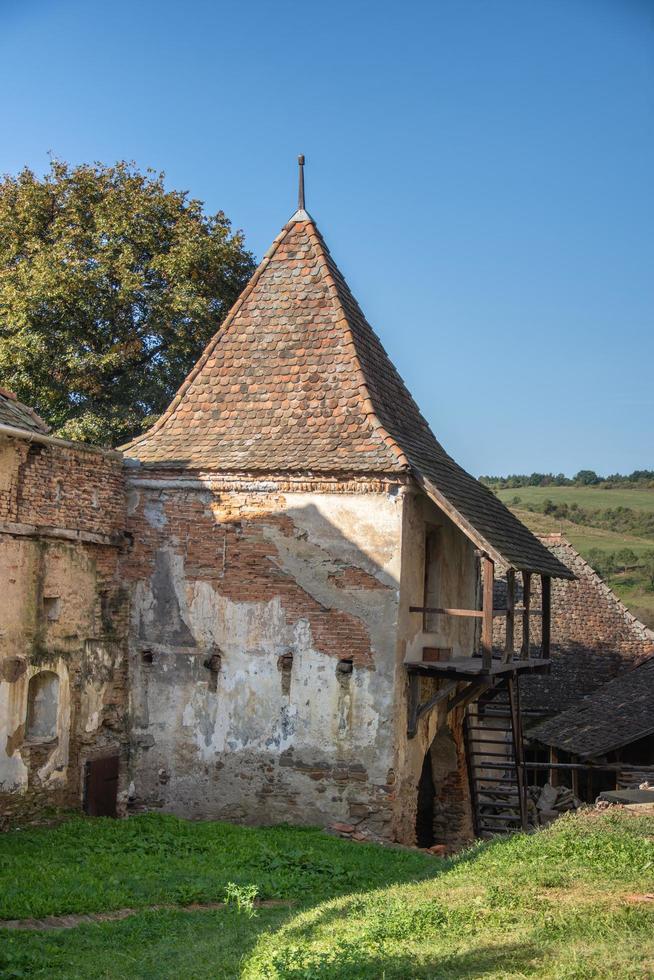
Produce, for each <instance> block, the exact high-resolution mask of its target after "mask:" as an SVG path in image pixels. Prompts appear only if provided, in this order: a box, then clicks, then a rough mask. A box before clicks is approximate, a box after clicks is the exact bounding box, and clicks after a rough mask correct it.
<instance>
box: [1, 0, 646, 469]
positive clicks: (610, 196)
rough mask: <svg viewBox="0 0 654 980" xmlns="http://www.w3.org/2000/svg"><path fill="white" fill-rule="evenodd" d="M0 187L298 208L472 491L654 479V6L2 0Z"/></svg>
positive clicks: (277, 218) (251, 209) (239, 216)
mask: <svg viewBox="0 0 654 980" xmlns="http://www.w3.org/2000/svg"><path fill="white" fill-rule="evenodd" d="M0 85H1V90H2V93H3V99H2V101H1V103H0V129H1V131H2V134H3V139H2V144H1V147H0V171H4V172H10V173H13V172H16V171H17V170H19V169H20V168H21V167H22V166H23V165H25V164H28V165H29V166H31V167H32V168H33V169H35V170H36V171H38V172H42V171H43V170H45V169H46V168H47V165H48V155H47V154H48V151H52V152H53V153H54V154H56V155H57V156H59V157H61V158H63V159H66V160H68V161H70V162H72V163H78V162H82V161H93V160H101V161H104V162H107V163H109V162H113V161H115V160H116V159H119V158H126V159H133V160H135V161H136V162H137V163H138V164H139V165H140V166H142V167H146V166H151V167H154V168H156V169H162V170H164V171H165V172H166V174H167V181H168V184H169V185H170V186H173V187H177V188H180V189H182V188H183V189H188V190H189V191H190V192H191V193H192V194H193V195H194V196H195V197H199V198H201V199H202V200H203V201H205V202H206V206H207V208H209V209H211V210H217V209H219V208H222V209H223V210H224V211H225V212H226V213H227V215H228V216H229V217H230V218H231V219H232V221H233V223H234V225H235V226H236V227H240V228H243V230H244V231H245V234H246V239H247V243H248V245H249V247H250V248H252V249H253V251H254V252H255V253H256V254H257V256H258V257H260V256H261V255H262V253H263V252H264V251H265V249H266V248H267V247H268V245H269V243H270V241H271V240H272V238H273V237H274V236H275V235H276V234H277V232H278V230H279V228H280V227H281V225H282V224H283V223H284V222H285V221H286V219H287V218H288V217H289V215H290V214H291V212H292V211H293V210H294V207H295V194H296V171H295V156H296V154H297V153H298V152H304V153H305V154H306V156H307V206H308V209H309V210H310V211H311V213H312V214H313V216H314V218H315V219H316V220H317V222H318V224H319V225H320V227H321V230H322V231H323V234H324V235H325V237H326V239H327V241H328V243H329V245H330V248H331V251H332V253H333V255H334V257H335V258H336V261H337V262H338V263H339V265H340V267H341V269H342V271H343V272H344V274H345V275H346V276H347V278H348V280H349V282H350V285H351V286H352V289H353V291H354V292H355V295H356V296H357V297H358V299H359V301H360V302H361V304H362V306H363V308H364V310H365V312H366V313H367V315H368V318H369V320H370V322H371V323H372V325H373V326H374V327H375V329H376V330H377V331H378V333H379V334H380V336H381V338H382V340H383V342H384V344H385V346H386V348H387V350H388V351H389V353H390V354H391V356H392V357H393V359H394V361H395V363H396V364H397V366H398V368H399V370H400V372H401V374H402V375H403V377H404V378H405V380H406V382H407V383H408V385H409V387H410V388H411V390H412V392H413V394H414V396H415V397H416V399H417V401H418V403H419V404H420V406H421V408H422V409H423V411H424V413H425V414H426V416H427V417H428V419H429V420H430V422H431V423H432V426H433V428H434V431H435V433H436V435H437V437H438V438H439V439H440V440H441V441H442V442H443V444H444V445H445V447H446V448H447V449H448V450H449V451H450V452H451V453H452V454H453V455H454V456H455V457H456V458H457V459H458V460H459V461H460V462H461V463H462V464H463V465H465V466H466V467H467V468H468V469H470V470H471V471H472V472H474V473H475V474H479V473H488V472H491V473H502V472H508V471H513V472H516V471H517V472H522V471H528V472H531V471H532V470H540V471H547V470H554V471H564V472H567V473H572V472H574V471H576V470H577V469H579V468H582V467H584V468H585V467H591V468H593V469H596V470H598V471H602V472H606V471H616V470H617V471H623V472H624V471H628V470H631V469H633V468H636V467H654V261H653V260H654V237H653V236H654V191H653V184H654V0H431V2H428V0H422V2H415V0H414V2H411V0H408V2H407V0H405V2H394V3H389V2H384V0H371V2H363V0H361V2H358V0H349V2H344V0H331V2H329V3H315V2H311V0H305V2H304V3H299V2H284V0H275V2H272V0H245V2H240V3H239V2H236V0H230V2H226V0H214V2H206V0H186V2H183V0H175V2H172V0H156V2H155V0H131V2H130V0H111V2H110V3H92V2H89V0H40V2H39V0H0Z"/></svg>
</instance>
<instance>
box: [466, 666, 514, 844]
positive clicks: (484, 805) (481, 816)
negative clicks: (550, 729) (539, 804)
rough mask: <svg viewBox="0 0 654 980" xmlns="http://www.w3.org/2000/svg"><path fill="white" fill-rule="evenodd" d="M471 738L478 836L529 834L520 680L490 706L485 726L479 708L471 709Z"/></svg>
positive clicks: (468, 721)
mask: <svg viewBox="0 0 654 980" xmlns="http://www.w3.org/2000/svg"><path fill="white" fill-rule="evenodd" d="M504 691H506V697H504V696H503V695H504ZM498 693H499V692H498ZM465 734H466V748H467V756H468V774H469V779H470V791H471V796H472V805H473V814H474V820H475V833H476V834H477V836H478V837H494V836H495V835H496V834H510V833H514V832H515V831H517V830H521V829H524V830H526V829H527V797H526V785H525V771H524V749H523V738H522V724H521V718H520V704H519V695H518V689H517V684H516V683H515V681H514V680H512V679H508V680H506V681H505V682H504V683H503V684H502V696H501V697H500V698H499V699H498V698H497V697H494V698H493V700H492V701H490V702H487V703H486V705H485V707H484V712H483V721H482V718H481V716H480V713H479V703H478V702H477V703H475V704H473V705H471V706H470V707H469V709H468V713H467V716H466V723H465Z"/></svg>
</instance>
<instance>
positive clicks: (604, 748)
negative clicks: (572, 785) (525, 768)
mask: <svg viewBox="0 0 654 980" xmlns="http://www.w3.org/2000/svg"><path fill="white" fill-rule="evenodd" d="M651 732H654V657H650V658H649V659H648V660H645V661H644V662H643V663H642V664H639V666H638V667H634V668H632V670H628V671H626V672H625V673H624V674H620V676H619V677H616V678H615V680H612V681H609V682H608V683H607V684H602V686H601V687H599V688H598V689H597V690H596V691H594V692H593V694H590V695H589V696H588V697H587V698H584V700H583V701H580V702H579V703H578V704H576V705H574V706H573V707H572V708H568V710H567V711H563V712H561V714H559V715H556V716H555V717H554V718H550V719H549V720H548V721H545V722H542V723H541V724H540V725H536V727H535V728H533V729H531V730H530V732H529V737H530V738H535V739H537V740H538V741H539V742H543V744H545V745H552V746H554V748H557V749H564V750H565V751H566V752H571V753H572V754H573V755H577V756H582V757H590V756H601V755H606V754H607V752H612V751H613V750H614V749H618V748H620V747H621V746H623V745H629V744H630V743H631V742H636V741H637V740H638V739H640V738H644V737H645V736H646V735H649V734H651Z"/></svg>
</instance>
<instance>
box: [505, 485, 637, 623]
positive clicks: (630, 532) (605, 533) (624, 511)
mask: <svg viewBox="0 0 654 980" xmlns="http://www.w3.org/2000/svg"><path fill="white" fill-rule="evenodd" d="M494 492H495V493H496V494H497V496H498V497H499V498H500V500H502V501H503V502H504V503H505V504H506V505H507V506H508V507H510V509H511V510H512V511H513V512H514V513H515V514H516V515H517V516H518V517H519V518H520V520H521V521H523V523H524V524H526V525H527V527H530V528H531V530H532V531H534V532H535V533H537V534H551V533H553V532H560V533H562V534H564V535H565V537H566V538H567V539H568V541H570V543H571V544H572V545H573V547H575V548H576V549H577V551H579V553H580V554H581V555H582V556H583V557H584V558H585V559H586V560H587V561H590V562H591V564H592V565H593V566H594V567H596V568H597V571H598V572H599V573H600V574H601V575H602V576H603V577H604V579H605V580H606V581H607V582H608V584H609V585H610V586H611V588H612V589H613V590H614V591H615V592H616V593H617V594H618V595H619V596H620V598H621V599H622V601H623V602H624V603H625V604H626V605H627V606H628V607H629V609H630V610H631V612H633V614H634V615H635V616H638V618H639V619H642V620H643V622H645V623H647V625H648V626H651V627H652V628H654V588H653V587H652V582H651V578H650V577H649V576H648V574H647V565H646V562H647V558H648V556H649V555H652V556H654V488H647V489H646V488H643V489H623V488H622V487H615V488H611V489H607V488H603V487H579V486H564V487H557V486H547V487H516V488H503V489H500V490H495V491H494ZM566 508H567V516H561V515H562V514H565V511H566ZM546 511H547V512H546ZM570 517H572V518H573V519H572V520H571V519H570ZM598 525H599V526H598ZM616 528H617V529H616ZM636 532H637V533H636ZM626 551H631V552H633V555H634V559H633V560H629V561H628V563H626V565H627V567H621V563H622V565H624V564H625V562H624V557H625V556H624V554H622V555H621V553H624V552H626Z"/></svg>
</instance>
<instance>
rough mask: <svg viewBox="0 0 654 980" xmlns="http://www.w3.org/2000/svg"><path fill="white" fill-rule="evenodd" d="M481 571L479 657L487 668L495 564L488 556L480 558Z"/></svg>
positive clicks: (491, 633) (487, 668) (490, 639)
mask: <svg viewBox="0 0 654 980" xmlns="http://www.w3.org/2000/svg"><path fill="white" fill-rule="evenodd" d="M481 571H482V582H483V585H482V589H483V591H482V622H481V659H482V661H483V665H484V668H485V669H486V670H489V669H490V667H491V665H492V660H493V582H494V580H495V566H494V564H493V562H492V561H491V560H490V558H486V557H483V558H482V559H481Z"/></svg>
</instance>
